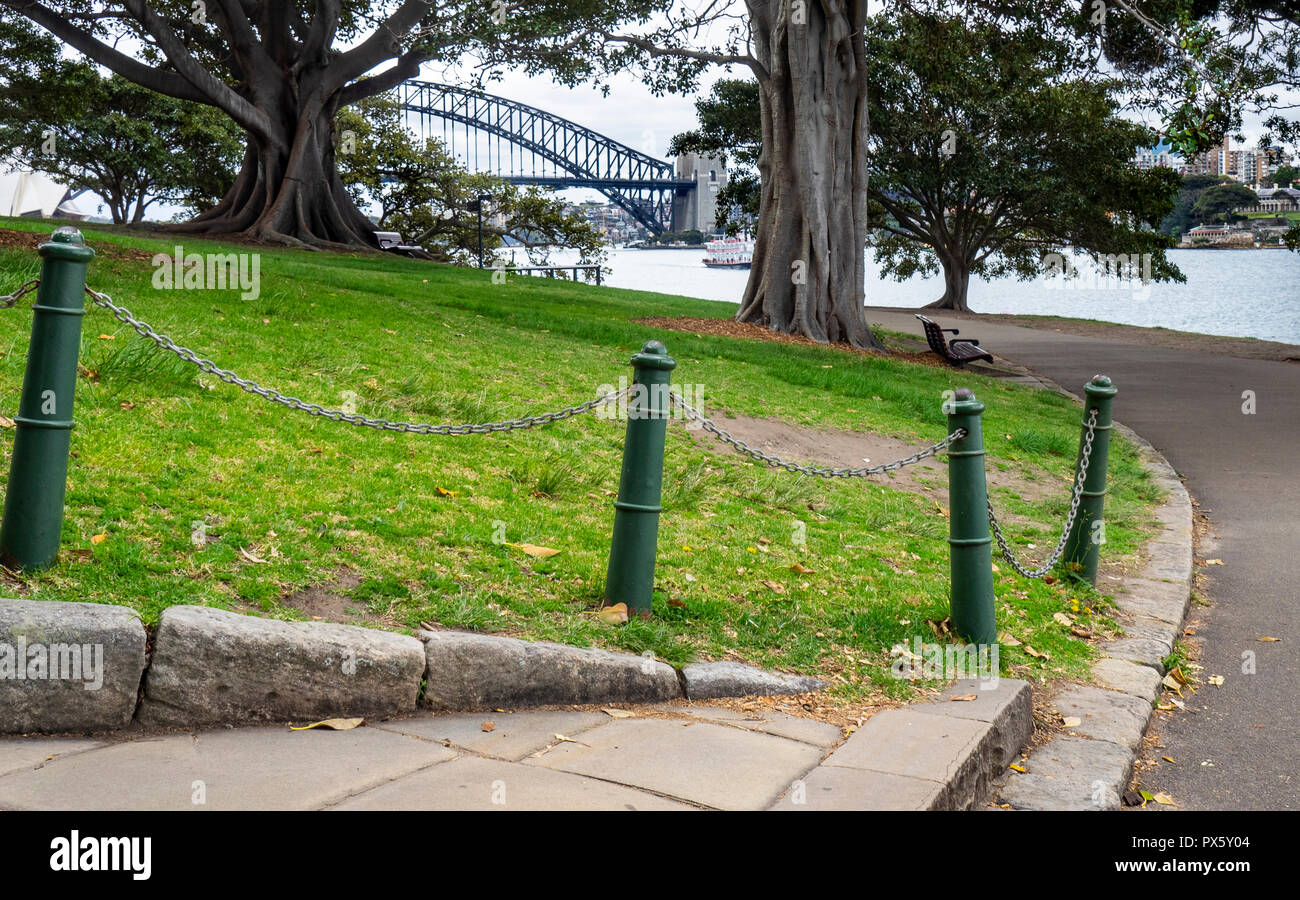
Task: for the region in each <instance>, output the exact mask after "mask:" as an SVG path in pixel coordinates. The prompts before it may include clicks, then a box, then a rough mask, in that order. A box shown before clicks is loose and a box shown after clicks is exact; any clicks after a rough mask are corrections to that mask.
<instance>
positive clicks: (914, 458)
mask: <svg viewBox="0 0 1300 900" xmlns="http://www.w3.org/2000/svg"><path fill="white" fill-rule="evenodd" d="M668 396H669V398H670V399H671V400H672V402H674V403H676V404H677V405H678V406H680V407H681V408H682V411H683V412H685V413H686V415H687V416H688V417H690V418H692V419H695V420H696V421H697V422H699V423H700V425H701V426H703V428H704V430H705V431H708V432H710V433H712V434H713V435H715V436H716V437H718V438H719V439H720V440H722V441H724V442H726V443H728V444H730V445H731V446H732V447H734V448H735V449H736V450H738V451H739V452H741V453H743V454H745V455H746V456H748V457H751V458H752V459H755V460H757V461H758V462H761V463H766V464H767V465H769V466H771V467H772V468H774V469H786V470H788V471H791V472H798V473H800V474H801V475H815V476H817V477H819V478H865V477H867V476H869V475H882V474H884V473H885V472H890V471H893V470H895V469H901V468H903V467H904V466H910V465H912V464H913V463H917V462H920V461H921V460H923V459H925V458H926V457H929V456H934V455H935V454H937V453H940V452H942V451H943V450H946V449H948V446H949V445H950V444H952V443H953V441H959V440H961V439H962V438H964V437H965V436H966V429H965V428H958V429H957V430H956V431H954V432H953V433H952V434H950V435H948V436H947V437H945V438H944V439H943V440H941V441H939V442H938V443H937V444H931V445H930V446H929V447H926V448H925V449H923V450H918V451H917V452H916V453H913V454H912V455H911V456H906V457H904V458H902V459H896V460H894V461H893V462H890V463H884V464H882V465H879V466H862V467H860V468H857V469H825V468H821V467H819V466H803V465H800V464H799V463H792V462H788V461H786V460H784V459H781V458H780V457H778V456H772V455H771V454H769V453H764V452H763V451H762V450H758V449H755V448H754V447H751V446H749V445H748V444H746V443H745V442H744V441H742V440H740V439H739V438H735V437H732V436H731V435H730V434H728V433H727V432H725V431H723V430H722V429H721V428H719V427H718V426H717V425H716V424H715V423H714V422H713V421H712V420H711V419H708V418H706V417H705V416H704V414H703V413H701V412H700V411H699V410H698V409H696V408H695V407H693V406H691V405H690V404H689V403H687V402H686V401H685V400H684V399H683V398H682V397H681V396H680V395H678V394H677V393H675V392H669V394H668Z"/></svg>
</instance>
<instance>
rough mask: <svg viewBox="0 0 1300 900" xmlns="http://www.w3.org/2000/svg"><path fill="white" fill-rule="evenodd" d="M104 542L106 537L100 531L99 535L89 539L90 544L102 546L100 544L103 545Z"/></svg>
mask: <svg viewBox="0 0 1300 900" xmlns="http://www.w3.org/2000/svg"><path fill="white" fill-rule="evenodd" d="M106 540H108V535H107V534H105V533H104V532H102V531H101V532H100V533H99V534H97V535H95V536H94V537H92V538H91V539H90V542H91V543H92V544H102V543H104V541H106Z"/></svg>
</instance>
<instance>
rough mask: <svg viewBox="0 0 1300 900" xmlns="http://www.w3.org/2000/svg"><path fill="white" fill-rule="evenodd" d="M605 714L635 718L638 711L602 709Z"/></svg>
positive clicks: (612, 716)
mask: <svg viewBox="0 0 1300 900" xmlns="http://www.w3.org/2000/svg"><path fill="white" fill-rule="evenodd" d="M601 712H603V713H604V714H605V715H607V716H609V717H610V718H611V719H635V718H636V713H634V712H632V711H630V710H626V709H602V710H601Z"/></svg>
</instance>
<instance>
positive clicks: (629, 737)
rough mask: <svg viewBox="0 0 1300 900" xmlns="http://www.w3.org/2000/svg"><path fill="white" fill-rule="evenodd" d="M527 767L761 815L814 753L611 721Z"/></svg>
mask: <svg viewBox="0 0 1300 900" xmlns="http://www.w3.org/2000/svg"><path fill="white" fill-rule="evenodd" d="M578 740H580V741H581V742H582V743H581V744H577V743H567V742H566V743H562V744H560V745H559V746H557V747H555V748H554V749H552V750H550V751H548V752H547V753H546V754H545V755H544V756H541V757H538V758H532V759H528V760H526V761H525V763H526V764H527V765H537V766H543V767H545V768H549V769H559V770H561V771H565V772H573V773H575V774H579V775H589V776H591V777H593V778H602V779H605V780H607V781H613V782H617V783H620V784H626V785H630V786H635V787H640V788H645V789H646V790H650V791H654V792H655V793H659V794H665V795H669V796H673V797H678V798H680V799H683V800H688V801H691V802H693V803H698V804H700V805H703V806H709V807H713V808H716V809H766V808H767V807H769V806H770V805H771V804H772V803H773V802H774V801H775V800H776V799H777V798H778V797H779V796H780V795H781V794H782V793H783V792H784V791H786V790H787V789H789V787H790V785H791V784H792V783H793V782H794V781H795V780H796V779H799V778H802V777H803V776H804V775H805V774H806V773H807V772H808V771H809V770H810V769H812V768H813V767H814V766H815V765H817V763H818V761H819V760H820V759H821V757H822V753H823V751H822V750H821V749H820V748H817V747H812V746H809V745H808V744H804V743H800V742H797V741H791V740H786V739H785V738H779V737H775V736H774V735H767V734H756V733H753V732H745V731H742V730H740V729H738V728H729V727H727V726H725V725H714V724H712V723H709V722H682V721H680V720H670V719H617V720H615V721H613V722H610V723H609V724H607V725H601V726H600V727H598V728H594V729H592V730H591V731H588V732H585V733H583V734H582V735H580V736H579V737H578Z"/></svg>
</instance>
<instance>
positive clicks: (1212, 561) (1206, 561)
mask: <svg viewBox="0 0 1300 900" xmlns="http://www.w3.org/2000/svg"><path fill="white" fill-rule="evenodd" d="M1201 565H1203V566H1221V565H1223V560H1221V559H1203V560H1201Z"/></svg>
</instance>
